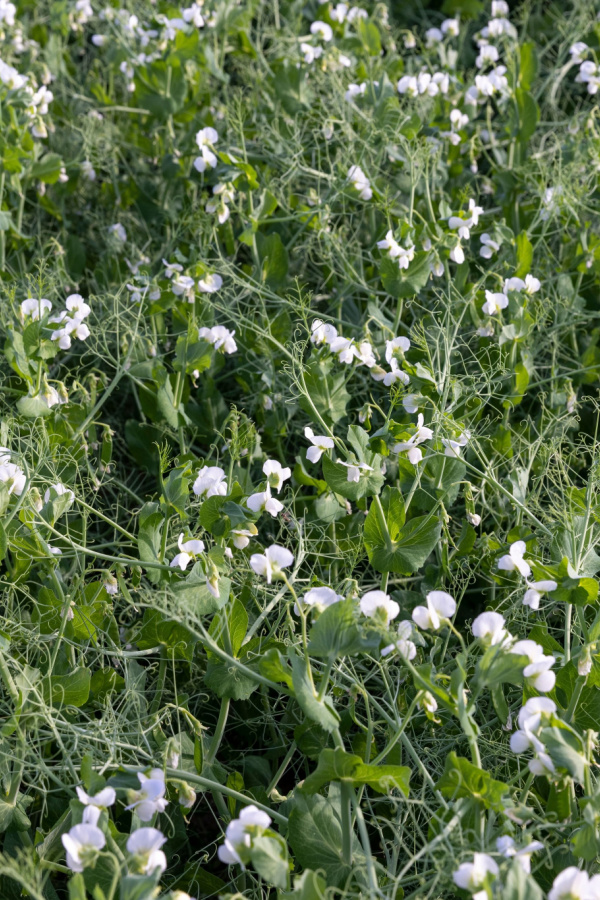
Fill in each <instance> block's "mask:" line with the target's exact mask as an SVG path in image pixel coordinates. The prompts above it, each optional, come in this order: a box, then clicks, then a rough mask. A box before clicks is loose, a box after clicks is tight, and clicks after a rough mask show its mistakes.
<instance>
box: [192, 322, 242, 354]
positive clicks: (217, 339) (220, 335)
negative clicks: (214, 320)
mask: <svg viewBox="0 0 600 900" xmlns="http://www.w3.org/2000/svg"><path fill="white" fill-rule="evenodd" d="M198 337H199V338H200V339H201V340H204V341H208V343H209V344H212V345H213V347H214V348H215V350H220V351H221V352H222V353H235V352H236V350H237V344H236V342H235V340H234V337H235V330H234V331H229V329H227V328H225V326H224V325H213V326H212V328H207V327H206V326H203V327H202V328H199V329H198Z"/></svg>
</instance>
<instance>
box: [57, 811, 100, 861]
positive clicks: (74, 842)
mask: <svg viewBox="0 0 600 900" xmlns="http://www.w3.org/2000/svg"><path fill="white" fill-rule="evenodd" d="M61 842H62V845H63V847H64V848H65V850H66V851H67V866H68V867H69V869H70V870H71V871H72V872H83V870H84V869H85V868H87V867H88V866H91V865H93V864H94V863H95V861H96V859H97V857H98V853H99V852H100V851H101V850H102V849H103V848H104V846H105V844H106V838H105V836H104V834H103V833H102V831H101V830H100V829H99V828H98V826H97V825H91V824H89V823H84V822H82V823H81V825H74V826H73V827H72V828H71V829H70V830H69V831H68V832H67V834H63V835H61Z"/></svg>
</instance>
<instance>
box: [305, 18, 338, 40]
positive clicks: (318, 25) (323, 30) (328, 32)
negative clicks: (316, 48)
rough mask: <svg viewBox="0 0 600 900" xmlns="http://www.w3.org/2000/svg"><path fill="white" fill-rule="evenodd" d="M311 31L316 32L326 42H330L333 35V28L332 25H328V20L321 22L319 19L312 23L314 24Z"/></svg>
mask: <svg viewBox="0 0 600 900" xmlns="http://www.w3.org/2000/svg"><path fill="white" fill-rule="evenodd" d="M310 33H311V34H315V35H316V36H317V37H319V38H321V40H322V41H325V42H329V41H330V40H331V38H332V37H333V29H332V28H331V25H328V24H327V22H321V21H319V20H317V21H315V22H313V23H312V25H311V26H310Z"/></svg>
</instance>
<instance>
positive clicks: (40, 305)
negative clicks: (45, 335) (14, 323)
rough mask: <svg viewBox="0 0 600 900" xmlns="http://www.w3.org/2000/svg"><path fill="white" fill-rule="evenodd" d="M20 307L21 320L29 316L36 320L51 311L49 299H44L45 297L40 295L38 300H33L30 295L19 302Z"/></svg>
mask: <svg viewBox="0 0 600 900" xmlns="http://www.w3.org/2000/svg"><path fill="white" fill-rule="evenodd" d="M20 309H21V320H23V319H25V318H26V317H29V318H31V319H32V320H33V321H34V322H38V321H39V320H40V319H41V318H42V316H44V315H45V314H46V313H47V312H50V311H51V309H52V304H51V303H50V301H49V300H46V299H45V297H42V298H40V299H39V300H34V299H33V298H32V297H28V298H27V300H23V301H22V302H21V306H20Z"/></svg>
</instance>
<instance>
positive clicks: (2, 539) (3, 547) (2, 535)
mask: <svg viewBox="0 0 600 900" xmlns="http://www.w3.org/2000/svg"><path fill="white" fill-rule="evenodd" d="M7 550H8V539H7V537H6V531H5V530H4V525H3V524H2V522H0V562H2V560H3V559H4V557H5V556H6V551H7Z"/></svg>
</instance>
